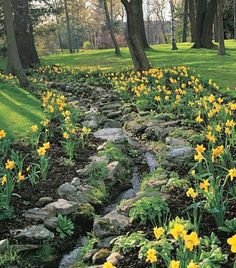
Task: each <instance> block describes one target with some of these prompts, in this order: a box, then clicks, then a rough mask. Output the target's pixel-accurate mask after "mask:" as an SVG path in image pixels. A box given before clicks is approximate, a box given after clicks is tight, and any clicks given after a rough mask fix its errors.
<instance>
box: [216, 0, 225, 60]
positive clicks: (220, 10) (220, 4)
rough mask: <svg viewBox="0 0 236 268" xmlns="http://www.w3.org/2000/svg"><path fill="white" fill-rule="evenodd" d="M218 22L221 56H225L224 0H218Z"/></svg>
mask: <svg viewBox="0 0 236 268" xmlns="http://www.w3.org/2000/svg"><path fill="white" fill-rule="evenodd" d="M217 20H218V39H219V55H221V56H223V55H225V40H224V22H223V0H217Z"/></svg>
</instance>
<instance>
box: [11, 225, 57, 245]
mask: <svg viewBox="0 0 236 268" xmlns="http://www.w3.org/2000/svg"><path fill="white" fill-rule="evenodd" d="M12 234H13V236H14V237H16V238H24V239H27V240H30V241H43V240H52V239H53V238H54V233H53V232H51V231H49V230H48V229H47V228H46V227H44V225H42V224H40V225H32V226H29V227H26V228H24V229H22V230H14V231H12Z"/></svg>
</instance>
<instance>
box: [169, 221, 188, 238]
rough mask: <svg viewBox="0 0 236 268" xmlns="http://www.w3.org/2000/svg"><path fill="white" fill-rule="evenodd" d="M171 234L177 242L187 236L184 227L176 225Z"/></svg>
mask: <svg viewBox="0 0 236 268" xmlns="http://www.w3.org/2000/svg"><path fill="white" fill-rule="evenodd" d="M170 234H171V235H172V236H173V237H174V239H175V240H178V238H179V237H181V238H182V237H183V236H184V235H185V234H186V230H185V228H184V225H183V224H180V223H175V224H174V228H172V229H170Z"/></svg>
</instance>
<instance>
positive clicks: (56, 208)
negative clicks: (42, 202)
mask: <svg viewBox="0 0 236 268" xmlns="http://www.w3.org/2000/svg"><path fill="white" fill-rule="evenodd" d="M45 209H46V210H47V211H49V212H51V213H55V214H58V213H59V214H62V215H68V214H71V213H73V212H75V211H77V209H78V204H77V203H75V202H72V201H68V200H66V199H58V200H57V201H55V202H53V203H50V204H48V205H47V206H45Z"/></svg>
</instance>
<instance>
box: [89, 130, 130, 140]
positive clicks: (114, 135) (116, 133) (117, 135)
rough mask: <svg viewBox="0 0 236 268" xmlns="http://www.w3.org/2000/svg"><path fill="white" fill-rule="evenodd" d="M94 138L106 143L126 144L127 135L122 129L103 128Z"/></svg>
mask: <svg viewBox="0 0 236 268" xmlns="http://www.w3.org/2000/svg"><path fill="white" fill-rule="evenodd" d="M94 137H95V138H97V139H100V140H104V141H113V142H125V141H127V135H126V134H125V132H124V131H123V129H122V128H103V129H101V130H98V131H96V132H95V133H94Z"/></svg>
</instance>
